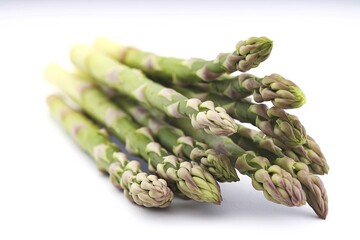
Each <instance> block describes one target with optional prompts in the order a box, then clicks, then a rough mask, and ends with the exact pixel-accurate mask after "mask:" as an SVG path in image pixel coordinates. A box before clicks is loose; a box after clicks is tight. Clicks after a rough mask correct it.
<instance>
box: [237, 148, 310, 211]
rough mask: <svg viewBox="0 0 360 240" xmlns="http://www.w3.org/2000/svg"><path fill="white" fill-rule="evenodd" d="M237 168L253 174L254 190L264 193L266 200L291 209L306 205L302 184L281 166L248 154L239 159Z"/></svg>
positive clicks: (242, 171) (244, 172)
mask: <svg viewBox="0 0 360 240" xmlns="http://www.w3.org/2000/svg"><path fill="white" fill-rule="evenodd" d="M236 168H237V169H238V170H239V171H240V172H241V173H243V174H251V179H252V184H253V186H254V188H255V189H257V190H259V191H263V193H264V196H265V197H266V199H268V200H270V201H272V202H275V203H279V204H283V205H285V206H290V207H292V206H301V205H304V204H305V201H306V197H305V192H304V191H303V190H302V188H301V184H300V182H299V181H298V180H297V179H296V178H293V177H292V176H291V175H290V174H289V173H288V172H286V171H285V170H284V169H282V168H280V167H279V166H276V165H270V163H269V160H268V159H267V158H264V157H259V156H255V155H254V153H252V152H247V153H246V154H243V155H242V156H240V157H239V158H238V159H237V161H236Z"/></svg>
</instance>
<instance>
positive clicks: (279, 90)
mask: <svg viewBox="0 0 360 240" xmlns="http://www.w3.org/2000/svg"><path fill="white" fill-rule="evenodd" d="M258 80H260V82H261V86H260V87H259V88H258V89H256V91H254V94H253V96H254V100H255V101H256V102H264V101H271V102H272V103H273V105H274V106H275V107H278V108H298V107H301V106H302V105H303V104H304V103H305V102H306V97H305V94H304V93H303V92H302V91H301V89H300V88H299V87H298V86H297V85H296V84H295V83H293V82H292V81H289V80H287V79H285V78H284V77H282V76H280V75H279V74H271V75H269V76H265V77H264V78H263V79H258Z"/></svg>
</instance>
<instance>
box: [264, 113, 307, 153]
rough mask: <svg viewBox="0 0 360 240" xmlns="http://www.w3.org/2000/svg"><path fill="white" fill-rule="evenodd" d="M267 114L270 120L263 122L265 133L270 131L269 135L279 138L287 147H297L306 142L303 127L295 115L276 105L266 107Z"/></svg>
mask: <svg viewBox="0 0 360 240" xmlns="http://www.w3.org/2000/svg"><path fill="white" fill-rule="evenodd" d="M267 116H268V118H269V119H271V121H264V122H263V127H264V129H265V131H266V132H264V133H265V134H267V135H269V134H268V133H270V135H269V136H271V135H273V136H272V137H275V138H277V139H279V140H280V141H282V142H283V143H284V144H286V145H287V146H289V147H297V146H301V145H303V144H305V143H306V137H307V135H306V131H305V128H304V126H303V125H302V124H301V123H300V120H299V119H298V118H297V117H296V116H294V115H291V114H288V113H286V112H285V111H284V110H283V109H280V108H276V107H272V108H270V109H268V110H267ZM260 124H262V123H260ZM266 129H267V130H266ZM262 130H263V129H262Z"/></svg>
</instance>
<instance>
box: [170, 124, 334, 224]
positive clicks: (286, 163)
mask: <svg viewBox="0 0 360 240" xmlns="http://www.w3.org/2000/svg"><path fill="white" fill-rule="evenodd" d="M167 121H169V122H171V123H172V124H174V125H175V126H177V127H179V128H181V129H182V130H184V132H185V133H186V134H189V135H191V136H193V137H194V138H195V139H197V140H199V141H204V142H205V143H207V144H208V145H209V146H211V147H213V148H214V149H215V150H216V151H218V152H220V153H223V154H225V155H227V156H228V157H229V158H230V160H231V161H232V162H233V163H234V164H235V167H236V169H238V170H239V171H240V172H241V173H243V174H247V175H250V176H251V177H252V180H253V186H254V187H255V188H256V187H257V186H259V184H258V182H257V181H256V180H257V179H256V174H255V175H254V173H253V172H254V171H258V169H260V170H261V173H263V174H265V171H266V170H267V171H268V173H267V174H268V175H269V174H270V176H271V173H273V172H271V170H272V169H274V168H275V169H277V171H276V173H278V174H279V173H282V176H283V178H280V177H279V175H280V176H281V174H279V175H276V177H274V176H272V177H271V179H272V180H275V184H276V183H279V182H278V180H279V179H282V181H281V183H282V184H280V186H284V182H283V181H286V180H283V179H284V178H285V179H287V181H289V179H291V178H290V176H291V177H292V184H288V185H287V186H286V187H285V189H286V190H285V191H287V194H285V196H286V197H287V198H285V202H280V203H282V204H284V205H286V202H288V203H289V202H291V201H289V199H295V200H297V201H295V202H296V203H298V204H300V203H303V202H302V201H305V199H306V201H307V202H308V203H309V205H310V206H311V207H312V208H313V209H314V211H315V212H316V214H317V215H318V216H319V217H320V218H323V219H325V218H326V215H327V209H328V200H327V194H326V190H325V188H324V186H323V183H322V182H321V180H320V178H319V177H317V176H315V175H313V174H311V173H310V171H309V169H308V167H307V165H306V164H304V163H301V162H295V161H294V160H293V159H291V158H289V157H280V158H277V159H275V160H273V161H272V162H271V163H270V162H269V160H268V159H267V158H264V157H261V156H257V155H256V154H255V153H254V152H248V151H245V150H244V149H242V148H241V147H240V146H239V145H237V144H235V143H234V142H233V141H232V140H231V139H230V138H229V137H221V136H209V135H208V134H207V133H205V132H204V131H202V130H194V129H192V128H191V126H190V125H189V123H188V122H186V121H178V120H176V119H167ZM239 156H240V157H239ZM263 162H265V163H266V164H264V163H263ZM272 164H274V165H272ZM264 170H265V171H264ZM269 171H270V172H269ZM289 175H290V176H289ZM254 176H255V178H254ZM254 180H255V181H254ZM300 183H301V185H299V184H300ZM276 186H278V187H279V185H276ZM290 186H291V187H292V188H291V187H290ZM262 189H264V188H261V187H259V190H262ZM265 189H266V188H265ZM280 189H281V190H280V191H279V192H281V193H283V190H284V188H280ZM290 189H291V191H289V190H290ZM302 194H304V195H305V194H306V198H305V197H304V196H303V195H302ZM264 195H265V197H267V198H268V196H267V193H264ZM268 199H269V200H272V199H273V198H268ZM299 199H301V200H302V201H299ZM286 200H287V201H286ZM275 202H276V201H275ZM294 205H295V206H297V205H296V204H295V203H294V202H293V206H294Z"/></svg>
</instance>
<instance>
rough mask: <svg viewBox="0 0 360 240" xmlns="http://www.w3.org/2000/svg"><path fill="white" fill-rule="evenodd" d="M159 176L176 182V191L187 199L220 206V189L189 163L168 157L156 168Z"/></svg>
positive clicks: (204, 172)
mask: <svg viewBox="0 0 360 240" xmlns="http://www.w3.org/2000/svg"><path fill="white" fill-rule="evenodd" d="M156 172H157V174H158V175H159V176H161V177H163V178H165V179H169V180H172V181H175V182H176V185H177V187H178V189H179V190H180V191H181V192H182V193H184V194H185V195H186V196H187V197H189V198H191V199H194V200H196V201H199V202H210V203H215V204H220V202H221V200H222V198H221V194H220V187H219V185H218V184H217V182H216V181H215V179H214V177H213V176H212V175H211V174H210V173H209V172H207V171H206V170H205V169H203V168H201V167H200V166H198V165H196V164H195V163H190V162H181V160H180V161H179V158H177V157H175V156H173V155H169V156H167V157H164V161H163V162H162V163H160V164H158V165H157V166H156Z"/></svg>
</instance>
